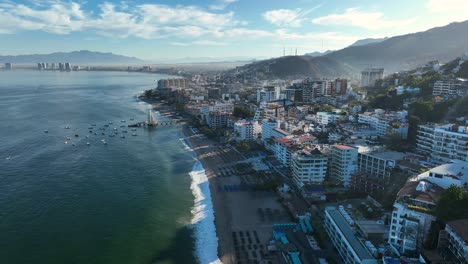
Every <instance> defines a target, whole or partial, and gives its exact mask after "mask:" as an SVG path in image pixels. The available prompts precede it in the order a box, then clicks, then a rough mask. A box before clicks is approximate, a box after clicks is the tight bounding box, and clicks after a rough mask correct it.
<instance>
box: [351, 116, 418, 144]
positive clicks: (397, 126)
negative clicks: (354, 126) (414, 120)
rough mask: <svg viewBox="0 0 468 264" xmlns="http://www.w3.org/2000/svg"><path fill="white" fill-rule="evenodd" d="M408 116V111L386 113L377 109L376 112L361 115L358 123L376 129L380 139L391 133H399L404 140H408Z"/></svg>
mask: <svg viewBox="0 0 468 264" xmlns="http://www.w3.org/2000/svg"><path fill="white" fill-rule="evenodd" d="M407 116H408V112H406V111H398V112H390V113H386V112H385V111H384V110H382V109H375V110H374V112H365V113H363V114H359V115H358V122H359V123H362V124H368V125H369V126H370V127H372V128H374V129H376V130H377V134H378V135H379V136H380V137H385V136H386V135H387V134H389V133H397V134H398V135H400V137H401V138H402V139H407V138H408V128H409V125H408V122H407Z"/></svg>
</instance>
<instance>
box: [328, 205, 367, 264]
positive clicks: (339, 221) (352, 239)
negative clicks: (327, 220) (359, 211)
mask: <svg viewBox="0 0 468 264" xmlns="http://www.w3.org/2000/svg"><path fill="white" fill-rule="evenodd" d="M326 211H327V212H328V214H329V215H330V216H331V218H332V219H333V221H334V222H335V224H336V225H337V226H338V227H339V228H340V231H341V233H343V235H344V236H345V238H346V240H347V241H348V243H349V244H350V245H351V247H352V248H353V250H354V252H356V254H357V255H358V256H359V258H360V259H361V260H364V259H374V257H373V256H372V255H371V254H370V252H369V251H368V250H367V249H366V248H365V247H364V245H363V244H362V243H361V242H360V241H359V240H358V239H357V237H356V236H355V235H354V232H353V230H352V229H351V227H350V226H349V225H348V223H347V222H346V220H345V219H344V217H343V216H342V215H341V213H340V212H338V210H336V208H327V209H326Z"/></svg>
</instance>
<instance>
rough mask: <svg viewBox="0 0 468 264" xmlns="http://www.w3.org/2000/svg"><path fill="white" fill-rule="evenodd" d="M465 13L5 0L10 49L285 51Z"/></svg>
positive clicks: (376, 5)
mask: <svg viewBox="0 0 468 264" xmlns="http://www.w3.org/2000/svg"><path fill="white" fill-rule="evenodd" d="M464 20H468V1H467V0H392V1H390V0H389V1H383V0H382V1H375V0H206V1H195V0H154V1H145V0H136V1H110V0H109V1H80V0H74V1H65V0H24V1H18V0H17V1H11V0H0V43H1V45H0V54H1V55H17V54H31V53H49V52H54V51H72V50H81V49H88V50H93V51H102V52H113V53H118V54H123V55H129V56H136V57H139V58H142V59H146V60H154V61H160V60H164V59H169V58H170V59H174V58H184V57H218V58H224V57H244V56H245V57H275V56H279V55H281V54H282V52H283V46H284V47H286V53H290V52H294V50H295V49H296V48H297V50H298V53H299V54H303V53H306V52H313V51H323V50H327V49H340V48H343V47H346V46H347V45H350V44H352V43H353V42H354V41H356V40H358V39H363V38H368V37H385V36H387V37H391V36H395V35H401V34H407V33H412V32H418V31H423V30H427V29H429V28H432V27H436V26H444V25H446V24H448V23H450V22H454V21H464ZM322 44H323V46H322Z"/></svg>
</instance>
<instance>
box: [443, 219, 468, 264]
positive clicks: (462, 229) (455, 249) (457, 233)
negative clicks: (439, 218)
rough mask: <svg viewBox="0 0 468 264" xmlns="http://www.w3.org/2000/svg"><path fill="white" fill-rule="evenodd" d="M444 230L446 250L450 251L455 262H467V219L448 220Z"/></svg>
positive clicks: (461, 263)
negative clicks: (446, 243)
mask: <svg viewBox="0 0 468 264" xmlns="http://www.w3.org/2000/svg"><path fill="white" fill-rule="evenodd" d="M445 231H446V232H447V240H448V250H450V252H451V253H452V255H453V257H454V260H455V263H457V264H464V263H468V219H460V220H455V221H450V222H448V223H447V225H446V226H445Z"/></svg>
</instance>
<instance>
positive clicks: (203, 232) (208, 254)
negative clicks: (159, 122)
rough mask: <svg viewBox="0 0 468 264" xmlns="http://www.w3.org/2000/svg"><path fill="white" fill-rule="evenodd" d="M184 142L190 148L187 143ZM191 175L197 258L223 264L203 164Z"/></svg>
mask: <svg viewBox="0 0 468 264" xmlns="http://www.w3.org/2000/svg"><path fill="white" fill-rule="evenodd" d="M182 142H183V143H184V145H185V146H186V147H188V145H187V144H186V142H185V141H182ZM188 148H189V149H190V147H188ZM189 174H190V177H191V178H192V184H191V186H190V188H191V189H192V193H193V196H194V197H195V201H194V206H193V208H192V221H191V222H192V225H193V230H194V237H195V256H196V258H197V260H198V262H199V263H201V264H208V263H212V264H222V262H221V261H220V260H219V258H218V237H217V236H216V227H215V223H214V220H215V216H214V209H213V202H212V200H211V193H210V185H209V181H208V178H207V176H206V174H205V169H204V168H203V165H202V163H201V162H200V161H198V160H197V161H196V162H195V164H194V165H193V168H192V171H191V172H190V173H189Z"/></svg>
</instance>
